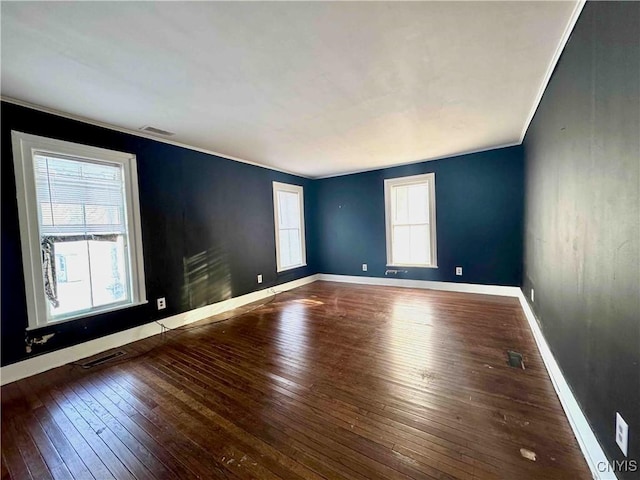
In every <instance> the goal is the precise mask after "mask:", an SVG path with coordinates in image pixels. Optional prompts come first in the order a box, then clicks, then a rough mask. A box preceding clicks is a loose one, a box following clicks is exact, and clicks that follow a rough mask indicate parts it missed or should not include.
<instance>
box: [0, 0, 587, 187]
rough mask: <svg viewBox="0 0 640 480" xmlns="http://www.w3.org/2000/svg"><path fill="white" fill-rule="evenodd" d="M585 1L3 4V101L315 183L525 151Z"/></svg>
mask: <svg viewBox="0 0 640 480" xmlns="http://www.w3.org/2000/svg"><path fill="white" fill-rule="evenodd" d="M576 5H577V3H576V2H575V1H561V2H519V1H518V2H506V1H502V2H408V3H405V2H371V3H360V2H358V3H355V2H354V3H351V2H335V3H334V2H320V3H302V2H282V3H270V2H258V3H245V2H226V3H222V2H220V3H215V2H203V3H198V2H195V3H165V2H140V3H137V2H135V3H133V2H106V3H103V2H100V3H94V2H70V3H49V2H42V3H40V2H34V3H31V2H2V4H1V8H2V12H1V13H2V59H1V61H2V95H4V96H8V97H11V98H14V99H18V100H22V101H25V102H29V103H32V104H36V105H39V106H42V107H46V108H51V109H55V110H58V111H61V112H66V113H69V114H72V115H77V116H81V117H85V118H87V119H90V120H93V121H97V122H104V123H107V124H110V125H114V126H117V127H120V128H125V129H133V130H136V129H138V128H140V127H142V126H143V125H151V126H153V127H157V128H161V129H164V130H169V131H172V132H175V136H173V137H171V140H173V141H176V142H180V143H183V144H187V145H190V146H193V147H197V148H200V149H206V150H211V151H215V152H219V153H220V154H223V155H226V156H230V157H235V158H240V159H243V160H246V161H250V162H256V163H259V164H263V165H267V166H271V167H274V168H277V169H283V170H286V171H292V172H296V173H299V174H302V175H307V176H312V177H316V176H327V175H332V174H338V173H343V172H352V171H359V170H366V169H372V168H377V167H383V166H389V165H394V164H401V163H408V162H414V161H420V160H425V159H433V158H438V157H443V156H449V155H453V154H457V153H462V152H468V151H475V150H482V149H488V148H491V147H496V146H500V145H508V144H517V143H520V141H521V139H522V135H523V130H524V129H525V128H526V126H527V125H528V122H529V120H530V115H531V113H532V109H533V108H535V106H536V105H537V102H538V97H539V93H540V90H541V88H542V87H543V86H544V84H545V83H546V80H545V77H548V74H549V68H550V65H551V66H552V64H553V63H554V62H555V60H554V58H555V56H557V53H558V49H559V47H560V48H561V46H562V44H563V36H565V33H566V31H567V29H568V26H569V27H570V25H571V21H572V14H573V13H574V11H575V9H576V8H577V7H576Z"/></svg>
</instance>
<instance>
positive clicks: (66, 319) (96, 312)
mask: <svg viewBox="0 0 640 480" xmlns="http://www.w3.org/2000/svg"><path fill="white" fill-rule="evenodd" d="M148 303H149V301H148V300H143V301H140V302H134V303H127V304H124V305H118V306H116V307H108V308H102V309H99V310H98V309H96V310H92V311H89V312H82V313H78V314H77V315H71V316H68V317H64V318H60V319H59V320H52V321H50V322H47V323H46V324H44V325H36V326H32V327H31V326H30V327H27V332H32V331H34V330H39V329H41V328H47V327H52V326H54V325H60V324H62V323H67V322H72V321H74V320H82V319H84V318H90V317H95V316H96V315H102V314H104V313H111V312H117V311H119V310H125V309H127V308H132V307H139V306H140V305H146V304H148Z"/></svg>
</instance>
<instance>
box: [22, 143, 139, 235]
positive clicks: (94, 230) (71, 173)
mask: <svg viewBox="0 0 640 480" xmlns="http://www.w3.org/2000/svg"><path fill="white" fill-rule="evenodd" d="M34 162H35V165H34V167H35V183H36V199H37V202H38V215H39V221H40V235H41V236H48V235H92V234H94V235H95V234H125V233H126V229H127V227H126V214H125V198H124V176H123V172H122V166H121V165H117V164H109V163H98V162H93V161H90V160H80V159H77V160H76V159H69V158H58V157H54V156H50V155H43V154H36V155H34Z"/></svg>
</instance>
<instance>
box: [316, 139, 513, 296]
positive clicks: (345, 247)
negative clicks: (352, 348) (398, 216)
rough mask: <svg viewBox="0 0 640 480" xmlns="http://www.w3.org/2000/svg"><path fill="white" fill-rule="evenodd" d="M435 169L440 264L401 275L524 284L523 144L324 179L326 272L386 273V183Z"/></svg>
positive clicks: (320, 218) (321, 237) (321, 233)
mask: <svg viewBox="0 0 640 480" xmlns="http://www.w3.org/2000/svg"><path fill="white" fill-rule="evenodd" d="M431 172H434V173H435V178H436V180H435V182H436V217H437V218H436V225H437V242H438V244H437V250H438V268H405V269H404V270H407V273H402V274H398V275H393V277H394V278H408V279H415V280H437V281H446V282H464V283H480V284H491V285H514V286H519V285H520V281H521V276H522V215H523V204H524V203H523V202H524V198H523V192H524V183H523V182H524V174H523V157H522V148H521V147H519V146H517V147H510V148H503V149H497V150H491V151H487V152H482V153H475V154H469V155H462V156H458V157H452V158H447V159H443V160H435V161H429V162H422V163H416V164H411V165H406V166H401V167H393V168H386V169H382V170H375V171H371V172H365V173H358V174H353V175H345V176H340V177H334V178H327V179H322V180H318V182H317V186H316V195H317V204H316V210H317V226H316V227H317V235H318V237H317V239H316V241H315V245H316V247H317V248H319V252H318V253H319V255H318V259H319V261H320V263H319V269H320V271H321V272H323V273H331V274H341V275H366V276H370V277H384V276H385V270H386V268H387V267H386V234H385V211H384V208H385V207H384V180H385V179H387V178H396V177H404V176H409V175H418V174H422V173H431ZM363 263H366V264H367V265H368V271H367V272H363V271H362V264H363ZM456 266H462V267H463V276H461V277H460V276H456V275H455V267H456Z"/></svg>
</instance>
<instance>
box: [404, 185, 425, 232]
mask: <svg viewBox="0 0 640 480" xmlns="http://www.w3.org/2000/svg"><path fill="white" fill-rule="evenodd" d="M407 190H408V194H407V197H408V198H409V222H408V223H429V189H428V186H427V184H426V183H422V184H418V185H411V186H409V187H408V189H407Z"/></svg>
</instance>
